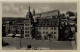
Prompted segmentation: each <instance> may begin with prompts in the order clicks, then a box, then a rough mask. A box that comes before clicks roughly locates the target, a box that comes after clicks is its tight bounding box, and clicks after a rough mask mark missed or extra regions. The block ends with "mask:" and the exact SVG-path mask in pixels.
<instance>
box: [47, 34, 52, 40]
mask: <svg viewBox="0 0 80 52" xmlns="http://www.w3.org/2000/svg"><path fill="white" fill-rule="evenodd" d="M47 36H48V38H49V41H50V38H51V37H52V33H50V34H47Z"/></svg>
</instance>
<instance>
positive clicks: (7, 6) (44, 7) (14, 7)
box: [2, 3, 77, 17]
mask: <svg viewBox="0 0 80 52" xmlns="http://www.w3.org/2000/svg"><path fill="white" fill-rule="evenodd" d="M29 6H30V8H31V12H32V11H33V9H35V13H42V12H47V11H50V10H55V9H58V10H59V11H60V13H66V12H67V11H73V12H76V11H77V3H3V4H2V17H25V16H26V14H27V12H28V7H29Z"/></svg>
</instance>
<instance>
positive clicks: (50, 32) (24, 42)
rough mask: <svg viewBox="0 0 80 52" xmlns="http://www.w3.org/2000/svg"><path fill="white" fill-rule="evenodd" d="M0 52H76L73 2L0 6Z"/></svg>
mask: <svg viewBox="0 0 80 52" xmlns="http://www.w3.org/2000/svg"><path fill="white" fill-rule="evenodd" d="M2 50H77V3H76V2H74V3H63V2H62V3H61V2H60V3H52V2H51V3H50V2H49V3H45V2H44V3H36V2H35V3H25V2H22V3H18V2H13V3H10V2H5V3H2Z"/></svg>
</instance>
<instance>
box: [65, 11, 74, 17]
mask: <svg viewBox="0 0 80 52" xmlns="http://www.w3.org/2000/svg"><path fill="white" fill-rule="evenodd" d="M66 14H69V16H75V13H74V12H72V11H68V12H66Z"/></svg>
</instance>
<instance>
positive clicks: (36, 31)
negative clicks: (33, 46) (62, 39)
mask: <svg viewBox="0 0 80 52" xmlns="http://www.w3.org/2000/svg"><path fill="white" fill-rule="evenodd" d="M35 38H36V39H41V38H42V36H41V32H39V31H38V30H37V29H35Z"/></svg>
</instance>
